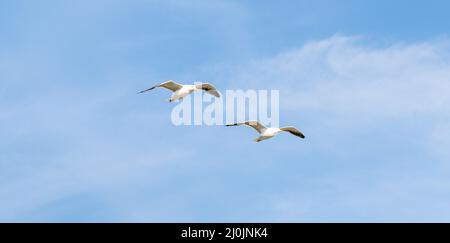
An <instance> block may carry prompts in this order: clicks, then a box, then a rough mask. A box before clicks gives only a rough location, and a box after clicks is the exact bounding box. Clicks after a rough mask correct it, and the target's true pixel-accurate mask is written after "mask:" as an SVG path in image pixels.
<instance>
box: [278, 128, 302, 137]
mask: <svg viewBox="0 0 450 243" xmlns="http://www.w3.org/2000/svg"><path fill="white" fill-rule="evenodd" d="M280 130H281V131H285V132H290V133H291V134H292V135H295V136H297V137H300V138H305V135H303V133H302V132H300V131H299V130H298V129H297V128H295V127H282V128H280Z"/></svg>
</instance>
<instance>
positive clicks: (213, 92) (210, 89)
mask: <svg viewBox="0 0 450 243" xmlns="http://www.w3.org/2000/svg"><path fill="white" fill-rule="evenodd" d="M195 87H196V88H197V89H203V90H204V91H206V92H207V93H209V94H211V95H214V96H215V97H217V98H219V97H220V93H219V92H218V91H217V89H216V88H215V87H214V86H212V84H208V83H203V84H197V85H195Z"/></svg>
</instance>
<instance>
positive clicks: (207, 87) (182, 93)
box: [139, 80, 220, 102]
mask: <svg viewBox="0 0 450 243" xmlns="http://www.w3.org/2000/svg"><path fill="white" fill-rule="evenodd" d="M155 88H166V89H168V90H171V91H172V92H173V94H172V97H170V99H169V102H173V101H176V100H181V99H183V98H184V97H186V96H187V95H189V94H191V93H192V92H194V91H198V90H204V91H206V93H208V94H211V95H213V96H215V97H217V98H219V97H220V94H219V92H218V91H217V90H216V88H214V86H212V85H211V84H208V83H200V84H194V85H190V84H186V85H182V84H178V83H176V82H175V81H173V80H169V81H166V82H164V83H161V84H158V85H155V86H153V87H151V88H149V89H146V90H142V91H141V92H139V94H142V93H145V92H147V91H150V90H153V89H155Z"/></svg>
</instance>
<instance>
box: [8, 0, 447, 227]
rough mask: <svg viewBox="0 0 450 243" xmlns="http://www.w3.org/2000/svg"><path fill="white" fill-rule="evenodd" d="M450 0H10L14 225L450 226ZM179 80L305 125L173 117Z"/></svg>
mask: <svg viewBox="0 0 450 243" xmlns="http://www.w3.org/2000/svg"><path fill="white" fill-rule="evenodd" d="M449 8H450V3H448V1H437V0H436V1H413V2H411V1H404V0H399V1H395V2H392V1H384V0H383V1H361V0H358V1H277V2H275V1H251V0H243V1H232V0H229V1H219V0H216V1H206V0H205V1H189V3H188V2H187V1H175V0H168V1H160V0H149V1H144V0H136V1H118V0H116V1H111V0H108V1H106V0H99V1H84V0H82V1H20V0H19V1H6V0H3V1H0V36H1V38H0V80H1V82H0V111H1V112H0V135H1V138H2V139H1V140H0V221H7V222H23V221H26V222H30V221H31V222H36V221H37V222H80V221H81V222H85V221H88V222H122V221H126V222H128V221H132V222H215V221H219V222H230V221H238V222H248V221H261V222H285V221H289V222H335V221H337V222H342V221H344V222H361V221H362V222H373V221H376V222H379V221H388V222H397V221H446V222H448V221H450V206H449V205H450V192H449V186H448V185H449V184H450V179H449V178H450V172H449V171H450V153H449V152H448V147H449V146H450V132H449V131H450V122H449V118H450V117H449V115H448V114H450V113H449V111H450V110H449V107H450V98H448V93H449V92H450V78H449V77H450V62H449V60H450V48H449V44H450V41H449V39H448V31H449V29H450V17H449V15H448V14H447V12H446V10H447V9H449ZM167 79H174V80H179V81H180V82H186V83H189V82H194V81H196V80H202V81H208V82H211V83H214V84H215V85H216V86H217V87H218V88H219V89H220V90H226V89H241V88H242V89H253V88H255V89H266V88H268V89H270V88H274V89H279V90H280V95H281V98H280V104H281V111H280V114H281V121H280V122H281V125H295V126H297V127H299V128H300V129H301V130H302V131H303V132H304V133H305V134H306V136H307V139H306V140H304V141H301V140H298V139H296V138H295V137H292V136H289V135H285V134H283V135H280V136H278V137H277V138H274V139H272V140H269V141H266V142H264V143H259V144H256V143H254V142H253V141H252V139H253V138H254V137H256V134H255V133H254V132H253V131H252V130H251V129H248V128H231V129H230V128H225V127H199V126H196V127H195V126H193V127H174V126H173V125H172V123H171V121H170V112H171V107H172V105H171V104H168V103H166V102H164V100H165V99H167V97H168V95H169V93H168V92H166V91H163V90H158V91H155V92H153V93H148V94H147V95H136V92H137V91H139V90H141V89H143V88H147V87H149V86H151V85H153V84H155V83H157V82H160V81H164V80H167Z"/></svg>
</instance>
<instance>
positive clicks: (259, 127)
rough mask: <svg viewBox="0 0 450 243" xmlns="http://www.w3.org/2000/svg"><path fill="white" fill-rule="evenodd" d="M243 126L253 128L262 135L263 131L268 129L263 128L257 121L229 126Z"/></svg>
mask: <svg viewBox="0 0 450 243" xmlns="http://www.w3.org/2000/svg"><path fill="white" fill-rule="evenodd" d="M241 125H247V126H250V127H252V128H253V129H255V130H256V131H257V132H258V133H262V132H263V130H265V129H266V127H265V126H263V125H262V124H261V123H259V122H257V121H246V122H240V123H234V124H229V125H227V126H228V127H230V126H241Z"/></svg>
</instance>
